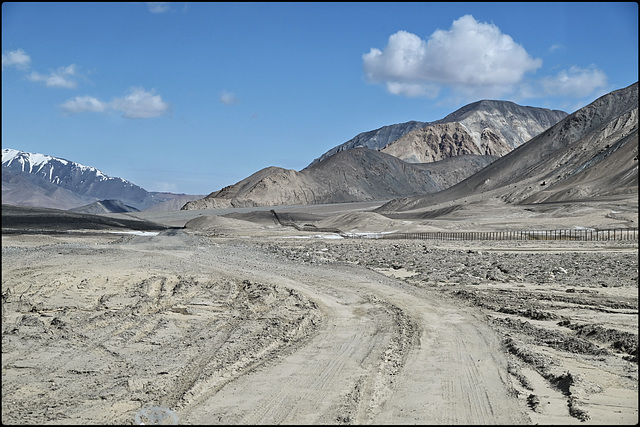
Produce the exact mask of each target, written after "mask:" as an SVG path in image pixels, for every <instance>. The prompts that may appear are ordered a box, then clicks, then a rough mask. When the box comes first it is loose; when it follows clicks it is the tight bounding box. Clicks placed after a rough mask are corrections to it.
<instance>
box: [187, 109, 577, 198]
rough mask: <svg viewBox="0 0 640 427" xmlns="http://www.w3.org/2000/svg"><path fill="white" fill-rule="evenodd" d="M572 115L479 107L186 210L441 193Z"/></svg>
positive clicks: (269, 176)
mask: <svg viewBox="0 0 640 427" xmlns="http://www.w3.org/2000/svg"><path fill="white" fill-rule="evenodd" d="M566 116H567V113H565V112H563V111H558V110H549V109H545V108H537V107H523V106H520V105H518V104H515V103H513V102H508V101H489V100H484V101H478V102H474V103H472V104H469V105H466V106H464V107H462V108H460V109H459V110H457V111H455V112H453V113H451V114H449V115H448V116H446V117H445V118H444V119H441V120H438V121H435V122H431V123H429V122H418V121H411V122H406V123H400V124H396V125H389V126H384V127H382V128H379V129H376V130H373V131H369V132H363V133H361V134H358V135H356V136H355V137H354V138H352V139H351V140H349V141H347V142H345V143H343V144H340V145H338V146H337V147H334V148H333V149H331V150H329V151H327V152H326V153H325V154H323V155H322V156H320V157H319V158H317V159H315V160H314V161H313V162H311V164H310V165H309V166H307V167H306V168H304V169H303V170H301V171H295V170H291V169H283V168H278V167H273V166H272V167H268V168H264V169H262V170H260V171H258V172H256V173H254V174H253V175H251V176H249V177H248V178H245V179H243V180H241V181H239V182H238V183H236V184H234V185H231V186H228V187H225V188H223V189H221V190H219V191H215V192H213V193H211V194H209V195H208V196H207V197H205V198H203V199H201V200H195V201H192V202H188V203H187V204H185V206H184V207H183V208H182V209H207V208H223V207H224V208H226V207H245V206H267V205H298V204H318V203H341V202H356V201H369V200H387V199H393V198H397V197H406V196H418V195H424V194H429V193H435V192H438V191H441V190H443V189H445V188H448V187H450V186H451V185H453V184H456V183H457V182H459V181H461V180H462V179H464V178H467V177H468V176H470V175H472V174H473V173H475V172H477V171H479V170H480V169H482V168H484V167H485V166H487V165H489V164H490V163H491V162H493V161H495V160H496V159H498V158H499V157H500V156H502V155H504V154H506V153H508V152H510V151H511V150H513V149H514V148H516V147H518V146H520V145H522V144H523V143H524V142H526V141H527V140H528V139H529V138H531V137H532V136H535V135H537V134H538V133H540V132H542V131H543V130H545V129H547V128H549V127H550V126H552V125H553V124H555V123H557V122H558V121H559V120H561V119H562V118H564V117H566Z"/></svg>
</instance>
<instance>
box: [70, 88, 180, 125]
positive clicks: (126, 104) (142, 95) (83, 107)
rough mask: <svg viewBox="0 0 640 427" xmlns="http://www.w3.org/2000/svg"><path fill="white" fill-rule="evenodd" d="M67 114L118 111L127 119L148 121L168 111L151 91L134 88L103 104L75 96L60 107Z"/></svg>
mask: <svg viewBox="0 0 640 427" xmlns="http://www.w3.org/2000/svg"><path fill="white" fill-rule="evenodd" d="M60 108H61V109H62V110H63V111H65V112H67V113H87V112H93V113H103V112H109V111H119V112H121V113H122V115H123V116H124V117H126V118H128V119H148V118H152V117H158V116H161V115H163V114H165V113H167V111H169V104H168V103H166V102H165V101H163V100H162V97H161V96H160V95H156V94H155V91H154V90H153V89H152V90H150V91H146V90H144V89H143V88H139V87H134V88H131V89H130V90H129V93H128V94H126V95H125V96H123V97H119V98H114V99H113V100H112V101H111V102H103V101H100V100H99V99H97V98H94V97H91V96H77V97H75V98H72V99H69V100H67V101H66V102H64V103H62V104H61V105H60Z"/></svg>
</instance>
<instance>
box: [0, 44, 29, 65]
mask: <svg viewBox="0 0 640 427" xmlns="http://www.w3.org/2000/svg"><path fill="white" fill-rule="evenodd" d="M30 64H31V57H30V56H29V55H27V53H26V52H25V51H24V50H22V49H17V50H10V51H8V52H5V53H3V54H2V69H3V70H4V67H15V68H18V69H20V70H26V69H28V68H29V65H30Z"/></svg>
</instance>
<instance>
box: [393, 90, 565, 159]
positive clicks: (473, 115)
mask: <svg viewBox="0 0 640 427" xmlns="http://www.w3.org/2000/svg"><path fill="white" fill-rule="evenodd" d="M566 116H567V113H565V112H564V111H558V110H548V109H545V108H535V107H523V106H520V105H518V104H515V103H513V102H508V101H489V100H483V101H478V102H474V103H473V104H469V105H466V106H465V107H463V108H461V109H459V110H457V111H455V112H453V113H451V114H449V115H448V116H447V117H445V118H444V119H442V120H440V121H438V122H436V123H433V124H431V125H428V126H426V127H423V128H420V129H415V130H413V131H411V132H409V133H407V134H406V135H404V136H402V137H401V138H399V139H397V140H395V141H392V142H390V143H389V144H388V145H387V146H385V147H384V148H383V149H382V151H383V152H385V153H387V154H391V155H392V156H396V157H398V158H400V159H402V160H404V161H406V162H413V163H425V162H433V161H437V160H442V159H444V158H447V157H451V156H457V155H460V154H478V155H492V156H504V155H505V154H507V153H509V152H510V151H511V150H513V149H514V148H516V147H519V146H520V145H522V144H524V143H525V142H527V141H528V140H529V139H531V138H533V137H534V136H536V135H538V134H539V133H540V132H542V131H544V130H546V129H548V128H550V127H551V126H553V125H554V124H556V123H557V122H558V121H560V120H561V119H563V118H564V117H566Z"/></svg>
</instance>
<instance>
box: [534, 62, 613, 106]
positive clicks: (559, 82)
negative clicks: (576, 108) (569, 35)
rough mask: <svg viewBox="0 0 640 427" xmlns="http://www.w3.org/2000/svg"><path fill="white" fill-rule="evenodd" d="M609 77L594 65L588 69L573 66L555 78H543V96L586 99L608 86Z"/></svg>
mask: <svg viewBox="0 0 640 427" xmlns="http://www.w3.org/2000/svg"><path fill="white" fill-rule="evenodd" d="M607 80H608V79H607V75H606V74H605V72H604V71H602V70H600V69H598V67H596V66H595V65H594V64H591V65H590V66H589V67H587V68H580V67H577V66H572V67H570V68H569V69H568V70H561V71H560V72H558V73H557V74H556V75H555V76H551V77H543V78H542V79H541V80H540V81H541V85H542V88H543V89H544V92H543V95H545V96H546V95H564V96H570V97H576V98H579V97H585V96H589V95H591V94H592V93H593V92H595V91H596V90H598V89H604V88H605V87H606V86H607Z"/></svg>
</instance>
